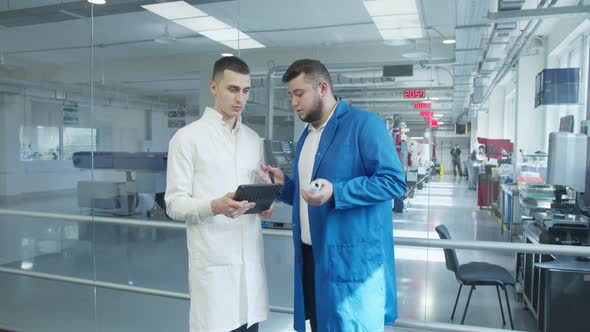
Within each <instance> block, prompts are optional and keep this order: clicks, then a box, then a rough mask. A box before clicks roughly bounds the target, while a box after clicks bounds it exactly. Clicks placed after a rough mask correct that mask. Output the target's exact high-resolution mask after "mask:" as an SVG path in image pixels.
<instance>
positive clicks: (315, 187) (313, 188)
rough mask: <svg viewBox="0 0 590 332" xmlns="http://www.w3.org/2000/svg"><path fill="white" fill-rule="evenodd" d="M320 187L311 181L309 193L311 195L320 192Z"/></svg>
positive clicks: (317, 183)
mask: <svg viewBox="0 0 590 332" xmlns="http://www.w3.org/2000/svg"><path fill="white" fill-rule="evenodd" d="M321 186H322V185H321V184H320V183H319V182H315V181H313V182H312V183H311V184H310V185H309V191H311V193H312V194H315V193H317V192H318V191H319V190H320V187H321Z"/></svg>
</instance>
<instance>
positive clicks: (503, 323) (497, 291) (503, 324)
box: [496, 286, 506, 326]
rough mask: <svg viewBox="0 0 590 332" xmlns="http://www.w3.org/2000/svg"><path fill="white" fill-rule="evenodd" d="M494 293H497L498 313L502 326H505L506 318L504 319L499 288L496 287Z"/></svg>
mask: <svg viewBox="0 0 590 332" xmlns="http://www.w3.org/2000/svg"><path fill="white" fill-rule="evenodd" d="M496 293H498V302H499V303H500V312H501V313H502V326H506V318H504V308H502V298H501V297H500V287H499V286H496Z"/></svg>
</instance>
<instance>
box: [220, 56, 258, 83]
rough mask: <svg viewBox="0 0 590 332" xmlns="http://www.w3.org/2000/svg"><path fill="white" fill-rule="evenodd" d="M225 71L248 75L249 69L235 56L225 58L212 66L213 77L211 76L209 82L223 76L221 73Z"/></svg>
mask: <svg viewBox="0 0 590 332" xmlns="http://www.w3.org/2000/svg"><path fill="white" fill-rule="evenodd" d="M226 69H227V70H231V71H233V72H235V73H239V74H244V75H250V68H249V67H248V65H247V64H246V63H245V62H244V60H242V59H240V58H238V57H236V56H226V57H223V58H221V59H219V60H217V61H215V65H213V75H212V76H211V80H213V81H215V79H216V78H219V76H220V75H223V72H224V71H225V70H226Z"/></svg>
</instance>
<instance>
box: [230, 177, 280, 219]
mask: <svg viewBox="0 0 590 332" xmlns="http://www.w3.org/2000/svg"><path fill="white" fill-rule="evenodd" d="M282 190H283V185H282V184H280V183H271V184H243V185H241V186H239V187H238V190H236V196H235V197H234V200H236V201H238V202H240V201H248V202H254V203H256V206H255V207H254V208H252V209H250V210H248V211H246V213H245V214H252V213H260V212H262V211H264V210H268V209H269V208H270V206H271V205H272V203H273V202H274V200H275V199H276V198H277V196H279V194H280V193H281V191H282Z"/></svg>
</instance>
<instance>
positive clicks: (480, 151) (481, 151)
mask: <svg viewBox="0 0 590 332" xmlns="http://www.w3.org/2000/svg"><path fill="white" fill-rule="evenodd" d="M485 152H486V150H485V149H484V148H483V147H481V146H480V147H479V153H481V154H484V153H485Z"/></svg>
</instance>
